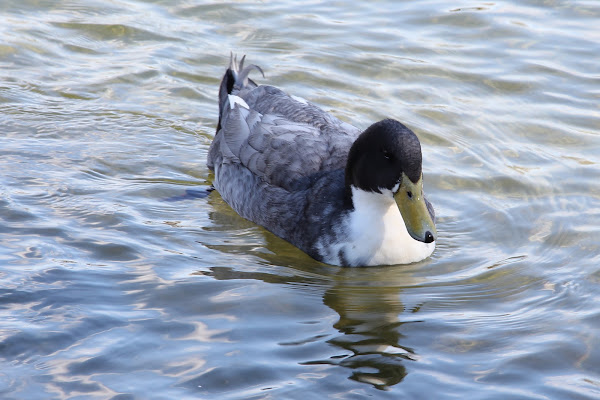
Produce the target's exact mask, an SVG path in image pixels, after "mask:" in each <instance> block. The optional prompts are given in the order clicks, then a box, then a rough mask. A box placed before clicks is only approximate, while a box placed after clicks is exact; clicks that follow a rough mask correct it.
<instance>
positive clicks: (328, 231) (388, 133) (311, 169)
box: [207, 56, 437, 266]
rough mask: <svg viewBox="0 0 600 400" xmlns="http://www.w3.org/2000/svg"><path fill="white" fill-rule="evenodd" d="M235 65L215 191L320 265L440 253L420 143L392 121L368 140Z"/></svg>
mask: <svg viewBox="0 0 600 400" xmlns="http://www.w3.org/2000/svg"><path fill="white" fill-rule="evenodd" d="M244 59H245V56H244V57H243V58H242V59H241V61H240V62H239V64H238V62H237V59H236V58H233V57H232V58H231V60H230V64H229V67H228V68H227V70H226V71H225V75H224V76H223V80H222V81H221V85H220V88H219V122H218V125H217V132H216V134H215V137H214V140H213V142H212V144H211V146H210V149H209V153H208V162H207V164H208V167H209V168H210V169H212V170H214V182H213V186H214V188H215V189H216V190H217V191H218V192H219V193H220V195H221V197H222V198H223V199H224V200H225V201H226V202H227V203H228V204H229V205H230V206H231V207H232V208H233V209H234V210H235V211H236V212H237V213H238V214H239V215H241V216H242V217H244V218H246V219H248V220H250V221H253V222H255V223H257V224H259V225H262V226H263V227H265V228H266V229H268V230H269V231H271V232H273V233H274V234H275V235H277V236H279V237H281V238H283V239H285V240H287V241H288V242H290V243H292V244H293V245H295V246H296V247H298V248H299V249H301V250H302V251H304V252H305V253H307V254H308V255H310V256H311V257H313V258H314V259H316V260H318V261H321V262H324V263H327V264H333V265H340V266H374V265H390V264H407V263H412V262H416V261H420V260H423V259H425V258H427V257H429V256H430V255H431V253H432V252H433V250H434V248H435V240H436V235H437V232H436V228H435V222H434V221H435V213H434V210H433V207H432V206H431V204H430V203H429V202H428V201H427V200H426V199H425V195H424V193H423V174H422V155H421V144H420V142H419V139H418V138H417V136H416V135H415V134H414V133H413V132H412V131H411V130H410V129H408V128H407V127H406V126H404V125H403V124H401V123H400V122H398V121H396V120H394V119H384V120H382V121H379V122H376V123H374V124H372V125H371V126H369V127H368V128H367V129H365V130H364V131H363V132H361V131H360V130H359V129H357V128H355V127H354V126H352V125H350V124H348V123H345V122H342V121H340V120H339V119H337V118H336V117H334V116H332V115H331V114H329V113H327V112H325V111H323V110H322V109H321V108H319V107H317V106H316V105H314V104H312V103H310V102H309V101H307V100H305V99H302V98H300V97H296V96H290V95H288V94H287V93H285V92H283V91H282V90H280V89H277V88H275V87H273V86H267V85H257V84H256V83H255V82H254V81H253V80H252V79H249V77H248V75H249V73H250V72H251V71H252V70H257V71H259V72H260V73H261V74H262V75H263V77H264V73H263V71H262V69H261V68H260V67H258V66H256V65H248V66H246V67H244Z"/></svg>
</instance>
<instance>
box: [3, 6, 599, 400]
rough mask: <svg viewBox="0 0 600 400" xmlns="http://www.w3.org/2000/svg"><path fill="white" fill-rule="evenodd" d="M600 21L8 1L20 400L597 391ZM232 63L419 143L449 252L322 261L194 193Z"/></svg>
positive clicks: (488, 13) (9, 200)
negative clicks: (417, 259) (241, 60)
mask: <svg viewBox="0 0 600 400" xmlns="http://www.w3.org/2000/svg"><path fill="white" fill-rule="evenodd" d="M599 26H600V3H598V2H596V1H590V0H588V1H586V0H576V1H569V2H567V1H553V0H548V1H542V0H539V1H534V0H528V1H517V0H513V1H506V2H477V1H475V2H473V1H471V2H466V1H441V0H439V1H419V2H414V1H413V2H407V1H403V2H394V1H372V2H361V3H355V4H352V5H344V3H340V2H320V1H312V2H309V3H306V4H304V3H303V4H302V5H301V6H300V5H299V3H298V2H294V1H278V2H265V3H253V2H234V3H229V4H222V3H219V2H216V3H207V2H200V1H191V0H187V1H186V0H180V1H161V0H155V1H146V2H144V1H134V0H112V1H109V2H107V1H86V2H78V1H68V0H62V1H56V0H52V1H50V0H47V1H46V0H35V1H34V0H19V1H14V0H3V1H2V3H1V4H0V39H1V40H0V127H1V133H0V194H1V197H0V243H1V246H0V279H1V280H0V282H1V283H0V317H1V321H2V323H1V324H0V397H2V398H3V399H25V398H27V399H42V398H114V399H117V398H118V399H130V398H131V399H133V398H136V399H165V398H171V399H175V398H178V399H183V398H202V399H306V398H315V399H323V398H336V399H362V398H366V397H370V398H382V399H384V398H390V399H398V398H407V399H445V398H470V399H597V398H599V397H600V350H599V349H600V301H599V300H600V266H599V264H600V243H599V241H598V240H599V238H600V232H599V231H600V183H599V180H598V176H599V167H598V166H599V163H600V155H599V152H598V149H600V137H599V132H600V63H599V62H598V61H599V58H598V55H599V54H600V29H598V27H599ZM230 51H234V52H237V53H238V54H247V55H248V59H249V60H250V61H251V62H253V63H257V64H259V65H261V66H262V67H263V69H264V70H265V72H266V79H262V78H257V79H258V80H259V81H260V82H265V83H269V84H275V85H278V86H280V87H282V88H284V89H285V90H287V91H289V92H291V93H293V94H296V95H299V96H302V97H304V98H306V99H309V100H310V101H313V102H315V103H317V104H319V105H321V106H322V107H324V108H325V109H327V110H330V111H331V112H332V113H334V114H335V115H337V116H338V117H339V118H341V119H343V120H345V121H347V122H350V123H352V124H355V125H357V126H358V127H360V128H365V127H367V126H368V125H369V124H370V123H371V122H373V121H375V120H378V119H381V118H384V117H394V118H397V119H399V120H401V121H403V122H405V123H406V124H407V125H408V126H410V127H411V128H412V129H413V130H415V132H416V133H417V134H418V136H419V137H420V138H421V141H422V146H423V152H424V174H425V184H426V186H427V192H428V194H429V198H430V200H431V201H432V203H433V204H434V205H435V207H436V210H437V214H438V216H439V220H438V230H439V237H440V238H439V244H438V246H437V249H436V252H435V253H434V255H433V257H432V258H431V259H428V260H426V261H424V262H421V263H418V264H413V265H408V266H392V267H384V268H368V269H343V268H336V267H330V266H326V265H323V264H319V263H317V262H315V261H313V260H311V259H310V258H308V257H307V256H306V255H304V254H303V253H301V252H300V251H299V250H297V249H295V248H294V247H292V246H291V245H289V244H287V243H285V242H283V241H282V240H280V239H278V238H276V237H274V236H273V235H271V234H270V233H268V232H266V231H265V230H264V229H262V228H260V227H258V226H256V225H254V224H252V223H249V222H248V221H245V220H243V219H241V218H240V217H239V216H237V215H236V214H235V213H234V212H233V211H232V210H231V209H230V208H229V207H228V206H227V205H226V204H225V203H224V202H223V200H222V199H221V198H220V197H219V195H218V193H216V192H213V193H212V194H210V196H208V197H204V198H202V197H200V198H198V197H197V196H193V195H190V194H195V193H197V191H201V190H203V189H206V188H207V187H209V185H210V179H211V177H210V174H209V171H208V170H207V168H206V165H205V159H206V153H207V150H208V146H209V144H210V141H211V139H212V136H213V134H214V129H215V125H216V119H217V103H216V96H217V90H218V84H219V81H220V77H221V76H222V74H223V71H224V68H225V66H226V65H227V62H228V57H229V52H230ZM186 193H187V194H186Z"/></svg>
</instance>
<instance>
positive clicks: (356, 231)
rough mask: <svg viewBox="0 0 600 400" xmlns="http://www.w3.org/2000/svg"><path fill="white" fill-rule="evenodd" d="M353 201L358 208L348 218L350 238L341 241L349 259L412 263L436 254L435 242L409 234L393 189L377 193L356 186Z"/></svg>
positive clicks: (358, 261) (383, 262) (354, 260)
mask: <svg viewBox="0 0 600 400" xmlns="http://www.w3.org/2000/svg"><path fill="white" fill-rule="evenodd" d="M352 202H353V204H354V210H353V211H352V212H351V213H350V215H349V218H348V221H347V226H346V229H347V230H348V231H347V232H346V233H347V237H346V239H347V240H346V241H345V242H344V243H339V245H341V248H340V250H339V251H340V252H342V253H343V254H344V257H345V258H346V259H347V262H349V263H351V264H359V265H391V264H408V263H412V262H417V261H421V260H423V259H425V258H427V257H429V256H430V255H431V253H433V250H434V249H435V242H432V243H423V242H419V241H418V240H415V239H413V238H412V237H411V236H410V235H409V233H408V231H407V230H406V225H405V224H404V220H403V219H402V215H401V214H400V210H399V209H398V205H397V204H396V200H395V199H394V196H393V192H392V191H391V190H389V189H381V193H376V192H367V191H364V190H362V189H358V188H356V187H354V186H352ZM340 261H342V260H340Z"/></svg>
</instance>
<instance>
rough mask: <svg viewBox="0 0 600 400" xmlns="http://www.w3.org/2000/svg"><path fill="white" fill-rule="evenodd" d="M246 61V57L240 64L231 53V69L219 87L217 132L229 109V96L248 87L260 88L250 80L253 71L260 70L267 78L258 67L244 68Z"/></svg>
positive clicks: (227, 71)
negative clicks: (225, 110)
mask: <svg viewBox="0 0 600 400" xmlns="http://www.w3.org/2000/svg"><path fill="white" fill-rule="evenodd" d="M245 60H246V56H245V55H244V56H243V57H242V59H241V60H240V62H239V64H238V61H237V56H234V55H233V53H231V57H230V58H229V67H227V70H226V71H225V75H223V79H222V80H221V86H220V87H219V123H218V124H217V132H219V130H220V129H221V118H222V116H223V110H224V109H225V108H226V107H227V102H228V101H229V96H228V95H230V94H232V92H233V91H236V93H237V92H238V91H240V90H242V89H244V88H246V87H248V86H251V87H256V86H258V85H257V84H256V83H255V82H254V81H253V80H252V79H249V78H248V75H249V74H250V72H251V71H252V70H253V69H256V70H258V71H259V72H260V73H261V74H262V76H263V78H264V77H265V73H264V72H263V70H262V68H261V67H259V66H258V65H255V64H250V65H248V66H246V67H244V61H245Z"/></svg>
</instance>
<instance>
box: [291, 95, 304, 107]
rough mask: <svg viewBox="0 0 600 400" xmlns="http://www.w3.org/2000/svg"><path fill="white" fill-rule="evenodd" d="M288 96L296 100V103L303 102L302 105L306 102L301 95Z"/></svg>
mask: <svg viewBox="0 0 600 400" xmlns="http://www.w3.org/2000/svg"><path fill="white" fill-rule="evenodd" d="M290 97H291V98H292V99H294V100H296V101H297V102H298V103H301V104H304V105H307V104H308V101H306V99H303V98H302V97H298V96H294V95H291V96H290Z"/></svg>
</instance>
